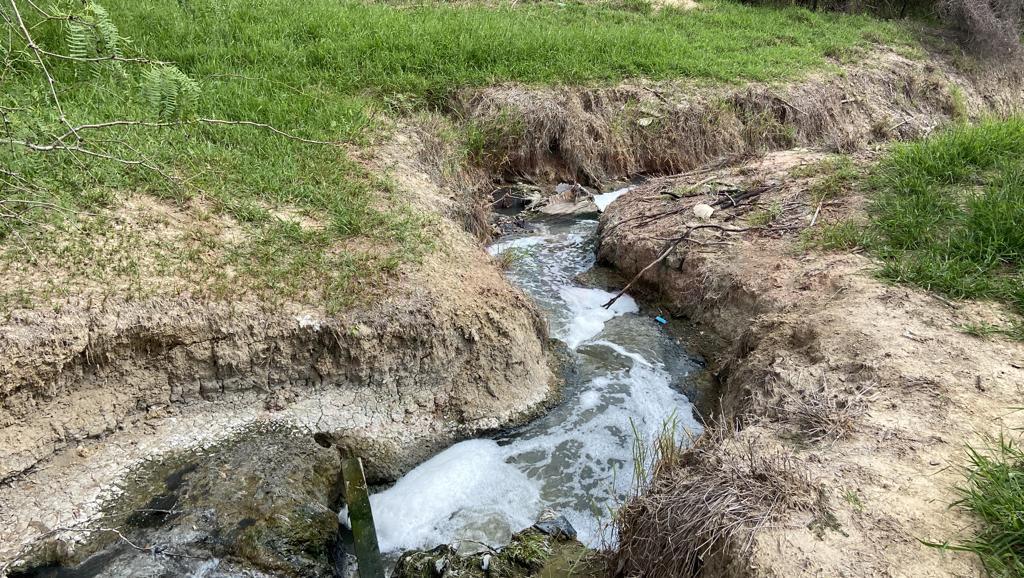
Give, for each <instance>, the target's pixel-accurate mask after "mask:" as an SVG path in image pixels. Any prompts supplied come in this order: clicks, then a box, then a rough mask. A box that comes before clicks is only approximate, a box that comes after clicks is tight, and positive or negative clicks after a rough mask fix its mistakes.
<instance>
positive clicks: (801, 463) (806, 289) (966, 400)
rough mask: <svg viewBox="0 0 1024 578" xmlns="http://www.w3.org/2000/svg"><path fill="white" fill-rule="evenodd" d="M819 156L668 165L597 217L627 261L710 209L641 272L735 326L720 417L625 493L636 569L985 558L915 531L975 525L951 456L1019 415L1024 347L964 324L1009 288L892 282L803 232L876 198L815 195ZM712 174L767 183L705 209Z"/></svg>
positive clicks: (607, 254) (859, 571) (625, 533)
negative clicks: (807, 239) (643, 485)
mask: <svg viewBox="0 0 1024 578" xmlns="http://www.w3.org/2000/svg"><path fill="white" fill-rule="evenodd" d="M821 157H822V155H821V154H818V153H811V152H808V151H791V152H783V153H775V154H769V155H767V156H766V157H764V158H763V159H759V160H756V161H752V162H749V163H746V164H744V165H741V166H738V167H736V168H733V169H722V170H718V171H703V172H700V173H699V174H690V175H681V176H679V177H671V178H666V179H656V180H654V181H651V182H648V183H646V184H645V185H643V186H641V187H638V188H636V189H635V190H633V191H631V192H630V193H629V194H627V195H625V196H623V197H622V198H620V199H619V200H617V201H616V202H615V203H613V204H612V205H611V206H610V207H609V208H608V210H607V212H606V213H605V215H604V216H603V218H602V237H601V245H600V252H599V258H600V259H601V260H603V261H605V262H607V263H611V264H614V265H615V266H616V267H618V268H619V269H620V270H622V271H623V272H624V273H625V274H626V275H627V276H632V275H635V274H638V273H639V272H640V271H641V270H642V269H643V268H644V267H646V266H647V265H648V264H649V263H651V262H652V261H654V260H655V259H657V258H658V256H659V255H661V254H662V252H663V251H664V250H665V248H666V246H667V245H668V242H669V241H668V240H669V239H673V238H678V237H679V236H680V235H681V234H682V233H684V232H685V231H687V230H688V229H691V228H692V227H694V226H705V227H708V228H703V229H692V231H691V234H690V235H689V236H688V237H687V239H686V240H685V241H684V242H682V243H680V244H679V245H678V248H677V249H676V251H674V252H673V253H671V254H670V255H669V256H668V257H667V258H666V259H664V261H662V262H661V263H659V264H658V265H656V266H654V267H651V268H650V269H649V270H648V271H647V272H646V273H644V274H643V276H642V281H641V283H642V285H643V286H644V287H645V288H646V289H647V290H649V291H651V292H653V293H654V294H656V295H657V296H659V297H660V298H661V299H662V300H663V302H664V304H665V305H666V307H668V308H669V309H670V310H671V311H672V312H673V314H674V315H678V316H683V317H686V318H688V319H691V320H693V321H696V322H698V323H700V324H702V325H703V326H705V327H707V328H708V329H709V330H712V331H714V332H716V333H718V334H719V335H721V336H723V337H725V338H727V339H728V340H730V341H731V342H732V343H733V344H734V346H733V349H732V351H730V352H728V353H726V354H724V355H723V356H722V359H721V364H720V366H719V377H720V378H721V380H722V387H723V397H722V400H721V408H722V413H723V415H722V417H721V420H722V422H723V424H725V425H723V426H722V428H723V429H722V431H720V432H719V433H718V434H717V435H713V436H710V437H709V438H707V439H706V440H705V441H704V442H702V444H701V446H700V447H698V450H697V451H694V452H691V453H690V454H689V455H688V456H687V457H685V458H684V459H683V460H682V462H680V463H678V464H677V465H676V466H674V467H672V468H668V471H667V472H665V473H663V475H662V476H660V477H659V479H657V480H656V481H655V482H654V483H653V484H652V486H651V488H650V490H649V492H648V493H647V494H645V495H644V496H641V497H640V498H638V499H637V500H635V501H634V502H633V503H631V504H630V505H629V506H628V507H627V508H626V510H624V514H625V517H624V519H623V526H622V535H621V536H620V538H621V541H622V543H621V549H620V551H619V558H618V566H617V567H618V569H619V571H620V573H621V574H622V575H629V576H633V575H643V576H680V575H687V574H689V573H691V572H693V571H694V570H696V569H703V571H704V573H705V574H707V575H730V576H731V575H736V576H810V575H815V576H817V575H825V576H844V575H845V576H865V575H896V576H948V575H958V576H963V575H979V574H981V573H982V569H981V567H980V565H979V564H978V562H977V560H976V559H975V557H974V556H973V555H970V554H963V553H955V552H943V551H940V550H937V549H934V548H929V547H926V546H924V545H923V544H922V543H921V542H920V541H919V540H928V541H937V542H942V541H944V540H947V539H953V538H955V537H956V536H957V533H958V532H960V531H962V530H963V529H964V528H967V527H970V526H971V525H972V524H973V523H974V521H973V520H972V519H970V517H969V516H966V515H965V514H964V513H962V512H959V511H956V510H952V509H950V508H949V504H950V503H951V502H953V501H954V500H955V499H956V496H955V494H954V492H953V491H952V487H953V486H954V485H955V484H957V483H958V482H959V480H960V476H961V474H960V472H959V471H958V470H957V469H956V467H955V466H956V465H958V464H960V463H961V462H962V459H963V456H964V453H963V450H964V444H965V443H973V444H978V443H980V442H981V441H982V436H984V435H986V434H997V433H999V432H1000V431H1001V430H1004V429H1007V428H1014V427H1020V426H1022V425H1024V418H1022V416H1021V415H1020V413H1019V412H1014V411H1012V410H1011V408H1013V407H1016V406H1018V405H1019V400H1020V395H1021V391H1020V388H1021V384H1024V346H1022V345H1021V344H1019V343H1014V342H1010V341H1003V340H994V341H990V342H987V341H981V340H979V339H977V338H974V337H971V336H968V335H966V334H964V333H962V332H961V331H959V330H958V327H959V326H960V325H962V324H963V323H966V322H971V321H973V322H977V321H978V320H979V319H980V320H997V319H998V318H999V316H1000V315H1001V314H1002V312H1001V309H1000V308H999V307H998V306H996V305H993V304H978V303H950V302H947V301H946V300H944V299H940V298H936V297H934V296H932V295H929V294H927V293H925V292H922V291H917V290H913V289H908V288H904V287H893V286H888V285H885V284H883V283H881V282H879V281H878V280H876V279H875V278H873V277H872V275H871V272H872V269H873V265H872V263H871V262H870V260H869V259H867V258H866V257H864V256H860V255H852V254H823V253H820V252H814V251H806V250H804V249H802V247H801V243H800V239H799V232H800V231H801V230H802V229H804V228H806V227H807V226H809V225H810V223H811V221H812V220H816V222H818V223H821V222H826V221H834V220H835V219H837V218H839V217H840V216H845V215H848V214H849V213H851V212H854V211H856V210H857V208H858V206H859V205H860V203H861V201H862V199H860V198H857V197H845V198H841V199H839V200H836V201H829V202H826V203H824V204H823V205H822V206H821V208H820V210H819V209H818V207H817V202H815V201H814V199H813V198H812V196H811V194H810V192H809V189H811V188H812V186H813V184H814V182H815V181H816V180H817V179H820V178H821V176H820V175H814V174H813V173H812V174H810V175H808V171H807V170H806V167H807V166H808V165H811V164H812V163H814V162H815V161H816V160H818V159H820V158H821ZM797 169H800V170H797ZM701 183H729V184H730V185H735V186H737V187H739V188H740V189H742V190H749V189H752V188H754V187H757V186H767V190H766V191H765V192H764V193H762V194H761V195H760V196H759V197H755V198H754V199H752V200H750V201H747V202H745V203H742V204H741V205H740V206H739V207H736V208H722V209H719V210H718V211H716V212H715V213H714V214H713V215H712V217H711V218H710V220H707V221H702V220H699V219H697V218H696V217H695V216H694V213H693V211H692V208H693V206H694V205H696V204H697V203H713V202H715V201H718V200H720V199H722V198H723V195H722V194H719V193H718V192H717V191H718V190H719V188H720V187H718V186H717V185H713V184H712V185H705V186H701V185H700V184H701ZM695 185H696V186H695ZM669 191H675V192H676V193H677V194H681V195H682V198H678V199H677V198H673V197H670V196H666V195H665V194H664V193H666V192H669ZM731 194H733V195H735V194H736V193H735V192H733V193H731ZM769 210H770V211H771V212H772V213H773V214H774V216H773V217H772V218H771V219H768V223H767V224H765V220H766V217H765V211H769ZM659 214H660V215H662V216H661V217H657V218H652V217H653V216H655V215H659ZM815 215H816V216H815ZM748 227H752V228H751V229H749V230H745V231H744V230H743V229H746V228H748ZM723 229H725V230H723ZM728 231H736V232H728ZM734 429H735V431H734ZM721 472H727V473H728V475H722V474H721Z"/></svg>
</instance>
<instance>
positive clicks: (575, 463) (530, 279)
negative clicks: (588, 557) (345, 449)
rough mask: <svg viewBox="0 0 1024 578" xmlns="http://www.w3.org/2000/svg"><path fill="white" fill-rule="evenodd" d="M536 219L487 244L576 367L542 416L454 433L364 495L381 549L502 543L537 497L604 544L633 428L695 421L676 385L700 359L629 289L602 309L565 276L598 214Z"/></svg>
mask: <svg viewBox="0 0 1024 578" xmlns="http://www.w3.org/2000/svg"><path fill="white" fill-rule="evenodd" d="M536 226H537V231H535V232H534V233H531V234H529V235H522V236H517V237H511V238H505V239H502V240H501V241H500V242H499V243H496V244H495V245H493V246H491V247H490V252H491V253H492V254H495V255H497V254H500V253H503V252H506V251H516V256H517V258H516V259H514V261H513V265H512V267H511V269H510V270H509V272H508V276H509V278H510V279H511V281H512V282H513V283H515V284H517V285H518V286H520V287H522V288H523V290H525V291H526V292H527V293H528V294H529V295H531V296H532V297H533V298H534V299H535V300H536V302H537V303H538V304H539V306H540V307H541V308H542V310H543V311H544V312H545V314H546V315H547V317H548V319H549V321H550V326H551V333H552V337H554V338H556V339H559V340H561V341H563V342H564V343H565V344H566V345H567V346H568V348H569V350H570V351H571V355H572V356H573V358H574V361H575V362H576V365H577V367H578V374H577V378H575V379H573V380H571V383H569V384H567V387H566V390H565V392H564V401H563V402H562V403H560V404H559V405H558V406H557V407H555V408H554V409H553V410H551V411H550V412H549V413H547V414H546V415H544V416H543V417H541V418H539V419H537V420H535V421H533V422H532V423H530V424H528V425H527V426H525V427H523V428H521V429H519V430H517V431H514V432H512V433H509V434H507V435H505V436H502V437H498V438H496V439H474V440H469V441H465V442H462V443H459V444H456V445H455V446H453V447H451V448H449V449H448V450H446V451H444V452H442V453H440V454H438V455H437V456H435V457H434V458H432V459H431V460H429V461H427V462H425V463H423V464H422V465H420V466H419V467H417V468H416V469H414V470H413V471H411V472H410V473H408V474H407V475H406V476H404V477H403V478H402V479H400V480H399V481H398V482H397V483H396V484H395V485H394V486H392V487H391V488H389V489H387V490H384V491H382V492H380V493H377V494H375V495H373V496H372V497H371V501H372V505H373V510H374V515H375V517H376V523H377V529H378V534H379V538H380V544H381V548H382V550H384V551H385V552H391V553H394V552H398V551H401V550H406V549H413V548H427V547H432V546H435V545H438V544H441V543H461V544H462V545H463V546H467V545H472V544H476V543H479V542H482V543H486V544H489V545H495V546H496V545H501V544H503V543H504V542H505V541H506V540H508V539H509V537H510V536H511V534H512V533H513V532H516V531H519V530H521V529H522V528H525V527H527V526H529V525H530V524H532V523H533V522H534V521H535V520H536V519H537V516H538V515H539V514H540V513H541V511H542V510H544V509H546V508H551V509H554V510H556V511H559V512H561V513H562V514H564V515H566V517H568V518H569V520H570V521H571V522H572V523H573V525H574V526H575V527H576V529H577V530H578V532H579V535H580V539H581V540H582V541H583V542H584V543H587V544H590V545H593V546H598V545H601V544H602V543H607V542H608V541H610V540H613V539H614V537H613V536H612V535H611V534H610V533H609V530H608V524H607V523H608V520H609V512H610V511H611V510H612V509H614V508H615V506H616V504H617V503H619V502H620V501H621V499H622V498H623V497H624V496H625V495H626V494H627V493H628V491H629V489H630V486H631V484H632V482H633V476H634V462H633V450H634V447H633V444H634V439H636V436H637V435H639V436H640V437H642V438H644V439H651V438H653V437H654V436H655V435H657V434H658V433H659V432H660V431H661V430H662V428H663V427H664V425H665V424H666V423H667V422H670V421H674V422H675V423H676V427H677V429H676V433H677V435H679V436H680V437H684V436H687V435H692V434H695V433H697V432H698V431H699V429H700V426H699V424H698V423H697V422H696V421H695V419H694V415H693V408H692V406H691V404H690V401H689V400H688V399H687V397H686V396H685V395H684V394H683V393H682V390H684V389H687V390H689V389H691V388H690V387H689V385H692V384H691V381H692V376H693V375H694V374H695V373H696V372H697V371H698V370H699V367H700V366H699V361H698V360H697V359H695V358H694V357H692V356H691V355H690V354H689V353H687V352H686V351H685V350H683V349H682V348H681V346H680V345H679V344H678V343H677V342H676V340H675V339H673V338H672V337H670V336H669V335H668V334H667V333H666V332H665V330H664V328H663V327H662V326H661V325H660V324H659V323H658V322H657V321H656V320H655V319H654V318H653V314H646V313H644V312H643V311H642V309H641V307H640V306H639V305H638V304H637V303H636V301H634V300H633V299H632V298H631V297H629V296H624V297H623V298H621V299H619V300H618V301H617V302H616V303H615V304H614V306H612V307H611V308H610V309H604V308H602V307H601V305H602V304H604V303H605V302H607V301H608V300H609V298H610V297H611V296H612V294H611V293H608V292H606V291H603V290H601V289H596V288H591V287H584V286H581V285H580V284H578V283H577V282H576V280H575V279H576V277H577V276H578V275H579V274H580V273H583V272H585V271H587V270H588V269H590V268H591V267H593V266H594V244H595V233H596V228H597V222H596V221H575V222H561V223H559V222H539V223H536ZM343 518H344V516H343Z"/></svg>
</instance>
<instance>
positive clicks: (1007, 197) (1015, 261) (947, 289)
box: [862, 119, 1024, 312]
mask: <svg viewBox="0 0 1024 578" xmlns="http://www.w3.org/2000/svg"><path fill="white" fill-rule="evenodd" d="M872 180H873V182H872V186H873V187H874V189H875V193H874V196H873V199H872V201H871V204H870V207H869V211H868V212H869V216H870V219H871V225H870V227H869V229H868V231H866V232H865V234H864V235H863V239H862V241H863V242H864V243H865V244H866V245H868V246H869V247H870V248H871V250H872V251H873V252H874V253H875V254H876V255H878V256H879V257H881V259H882V262H883V265H882V276H883V277H885V278H887V279H890V280H893V281H897V282H907V283H912V284H915V285H919V286H921V287H924V288H925V289H929V290H933V291H937V292H939V293H943V294H945V295H948V296H950V297H954V298H972V299H996V300H1000V301H1004V302H1006V303H1009V304H1011V305H1012V306H1013V307H1015V308H1016V309H1017V311H1018V312H1024V226H1022V223H1024V120H1022V119H1011V120H1007V121H987V122H984V123H981V124H979V125H977V126H957V127H953V128H951V129H948V130H946V131H944V132H942V133H940V134H938V135H936V136H934V137H932V138H929V139H926V140H923V141H920V142H916V143H911V144H905V145H899V146H897V147H896V148H895V149H894V150H893V151H892V153H891V154H890V155H889V156H888V158H886V159H885V160H884V161H882V163H881V164H880V165H879V167H878V168H877V170H876V172H875V174H874V176H873V178H872Z"/></svg>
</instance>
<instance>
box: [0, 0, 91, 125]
mask: <svg viewBox="0 0 1024 578" xmlns="http://www.w3.org/2000/svg"><path fill="white" fill-rule="evenodd" d="M10 4H11V8H12V9H13V10H14V19H15V21H16V23H17V25H18V28H20V29H21V33H22V35H23V36H24V40H25V42H26V43H27V44H28V47H29V49H31V50H32V53H33V54H35V57H36V61H37V62H38V63H39V67H40V68H41V69H42V70H43V74H44V75H46V82H47V85H48V86H49V88H50V96H51V97H52V98H53V104H54V106H56V107H57V114H58V115H60V121H61V122H62V123H63V124H64V125H66V126H67V127H68V128H69V129H71V132H72V133H73V132H74V127H72V126H71V123H70V122H68V119H67V116H66V115H65V114H64V107H63V106H62V105H61V103H60V97H58V96H57V88H56V87H55V86H54V85H55V84H56V81H55V80H54V79H53V76H52V75H51V74H50V70H49V69H48V68H46V63H45V62H44V61H43V51H42V49H41V48H39V46H38V45H37V44H36V41H35V40H33V39H32V33H31V32H29V30H28V27H26V26H25V21H24V20H23V19H22V18H21V11H20V10H18V3H17V1H16V0H10ZM76 136H77V135H76Z"/></svg>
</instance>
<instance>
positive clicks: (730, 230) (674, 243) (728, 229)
mask: <svg viewBox="0 0 1024 578" xmlns="http://www.w3.org/2000/svg"><path fill="white" fill-rule="evenodd" d="M755 228H758V227H744V228H739V227H736V228H733V227H724V226H722V225H715V224H712V223H708V224H704V225H690V226H688V227H687V228H686V231H684V232H683V234H682V235H680V236H678V237H676V238H674V239H670V240H669V244H668V247H666V248H665V250H664V251H662V252H661V254H660V255H658V257H657V258H656V259H655V260H653V261H651V262H650V263H648V264H647V266H646V267H644V268H643V269H641V270H640V272H639V273H637V274H636V275H634V276H633V278H632V279H630V281H629V283H626V286H625V287H623V288H622V290H621V291H619V292H618V293H616V294H615V296H614V297H612V298H611V299H609V300H608V302H607V303H605V304H604V305H602V306H601V307H604V308H605V309H608V308H609V307H611V306H612V305H614V304H615V302H616V301H618V300H619V298H620V297H622V296H623V295H625V294H626V291H629V288H630V287H632V286H633V284H634V283H636V282H637V281H639V280H640V278H641V277H643V275H644V273H646V272H647V271H649V270H650V269H651V268H652V267H654V266H655V265H657V264H658V263H661V262H662V261H664V260H665V258H666V257H668V256H669V255H670V254H671V253H672V251H674V250H675V248H676V247H678V246H679V244H680V243H682V242H683V241H685V240H687V239H688V238H689V237H690V234H691V233H693V232H694V231H696V230H698V229H716V230H719V231H723V232H726V233H742V232H744V231H749V230H751V229H755Z"/></svg>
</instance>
